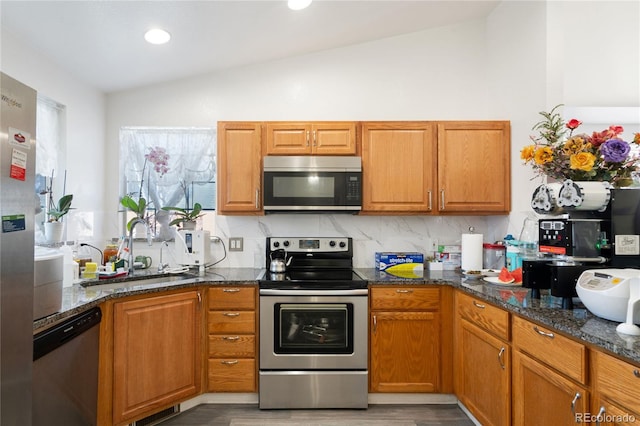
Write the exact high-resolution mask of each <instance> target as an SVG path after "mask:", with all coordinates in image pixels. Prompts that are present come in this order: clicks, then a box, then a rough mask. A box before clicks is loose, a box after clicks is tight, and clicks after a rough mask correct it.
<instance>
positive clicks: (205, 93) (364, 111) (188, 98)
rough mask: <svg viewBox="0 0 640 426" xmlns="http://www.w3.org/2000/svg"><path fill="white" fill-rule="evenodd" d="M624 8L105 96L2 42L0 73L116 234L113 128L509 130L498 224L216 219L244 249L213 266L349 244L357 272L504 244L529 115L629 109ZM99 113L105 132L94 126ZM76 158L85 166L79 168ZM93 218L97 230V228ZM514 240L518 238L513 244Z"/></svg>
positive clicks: (633, 77) (582, 6) (91, 207)
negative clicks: (48, 116)
mask: <svg viewBox="0 0 640 426" xmlns="http://www.w3.org/2000/svg"><path fill="white" fill-rule="evenodd" d="M639 9H640V3H639V2H636V1H623V2H610V1H571V2H560V1H553V2H542V1H517V2H515V1H505V2H503V3H502V4H500V5H499V6H498V7H497V8H496V10H495V11H494V12H493V13H492V14H491V16H490V17H489V18H488V19H487V20H486V21H473V22H467V23H464V24H461V25H455V26H450V27H442V28H436V29H431V30H427V31H422V32H417V33H414V34H408V35H403V36H398V37H392V38H388V39H384V40H378V41H372V42H369V43H365V44H360V45H355V46H350V47H346V48H342V49H335V50H331V51H326V52H320V53H316V54H313V55H305V56H299V57H292V58H288V59H285V60H281V61H276V62H270V63H265V64H260V65H254V66H249V67H243V68H238V69H231V70H226V71H223V72H217V73H211V74H206V75H202V76H199V77H195V78H190V79H185V80H181V81H175V82H171V83H167V84H161V85H155V86H149V87H143V88H139V89H136V90H130V91H126V92H120V93H113V94H109V95H107V96H106V109H105V104H104V99H105V97H104V95H102V94H101V93H99V92H98V91H96V90H94V89H92V88H90V87H88V86H87V85H85V84H83V83H82V82H79V81H77V80H76V79H75V78H74V77H73V75H72V72H71V70H65V69H63V68H61V67H59V66H57V65H55V64H54V62H53V61H51V60H47V59H46V55H45V54H43V52H35V51H32V50H31V49H30V48H29V47H28V46H23V45H21V43H20V41H19V40H15V39H14V38H12V37H11V35H8V34H5V32H4V31H3V33H2V70H3V71H4V72H6V73H7V74H9V75H12V76H13V77H15V78H17V79H18V80H21V81H23V82H25V83H26V84H28V85H31V86H33V87H35V88H36V89H38V90H40V91H41V92H43V93H44V94H45V95H47V96H49V97H51V98H53V99H56V100H58V101H59V102H61V103H63V104H65V105H67V107H68V119H69V123H68V137H69V141H68V146H69V152H68V159H67V162H68V164H69V183H68V187H69V188H70V190H71V191H70V192H74V193H78V194H80V193H81V195H78V197H77V202H76V203H75V204H74V205H75V206H76V207H78V210H77V211H75V212H73V213H72V214H80V213H82V212H87V213H93V214H94V218H95V225H96V227H97V228H98V229H101V230H102V232H101V234H102V235H100V236H99V237H98V238H106V237H111V236H116V235H118V233H119V230H118V229H119V228H118V227H119V223H118V218H117V214H116V213H115V212H116V210H117V209H118V195H117V187H118V183H117V179H116V178H115V177H116V176H118V150H117V149H114V148H115V147H116V146H117V144H118V129H119V128H120V127H121V126H131V125H140V126H143V125H159V126H160V125H161V126H172V125H175V126H215V123H216V122H217V121H218V120H395V119H399V120H437V119H479V120H482V119H507V120H510V121H511V123H512V147H511V159H512V160H511V161H512V163H511V166H512V194H513V196H512V197H513V198H512V208H513V213H512V214H511V216H510V217H493V218H483V217H480V218H478V217H455V218H448V217H444V218H443V217H420V216H419V217H359V216H340V215H329V216H318V215H308V216H307V215H304V216H302V215H301V216H290V215H287V216H280V215H275V216H265V217H229V216H219V217H218V218H217V226H216V230H215V233H217V234H219V235H220V236H222V237H228V236H242V237H245V252H243V253H240V254H234V255H233V256H230V258H229V259H228V260H227V261H225V263H224V264H223V265H225V266H253V265H254V264H256V265H257V264H261V263H262V262H263V261H264V252H263V244H264V237H265V236H267V235H284V234H286V235H293V234H317V235H337V234H340V235H350V236H353V237H354V238H355V239H356V242H357V246H356V259H355V262H356V265H357V266H370V265H371V264H372V263H373V252H374V251H376V250H380V249H387V250H414V249H415V250H421V251H425V252H426V251H428V250H429V249H430V244H431V242H432V241H434V240H438V241H439V242H448V243H453V242H455V241H456V240H458V239H459V235H460V233H461V232H463V231H464V230H466V229H467V227H468V226H470V225H473V226H475V227H476V228H477V229H479V230H480V231H481V232H484V233H485V234H487V239H488V240H490V239H495V238H501V237H502V236H503V235H504V234H505V233H507V232H510V233H513V234H517V233H518V232H519V230H520V224H521V223H522V217H523V216H524V215H526V214H527V213H529V197H530V194H531V191H532V189H533V188H535V186H536V185H537V184H538V183H539V182H537V181H531V180H530V179H531V178H532V177H533V173H532V171H531V170H529V169H528V168H526V167H524V166H523V165H522V164H521V161H520V159H519V151H520V149H521V148H522V147H523V146H524V145H526V144H528V143H529V134H530V133H531V126H532V125H533V123H535V122H536V121H538V119H539V116H538V111H542V110H548V109H550V108H551V107H553V106H554V105H556V104H558V103H565V104H567V105H571V106H612V105H616V106H636V107H637V106H640V99H639V98H640V90H639V86H638V85H639V84H640V83H639V81H640V79H639V78H638V76H639V74H640V73H639V62H640V48H639V43H640V33H639V32H640V28H639V27H638V26H637V22H636V20H637V17H638V16H639V15H640V10H639ZM105 115H106V124H105V121H103V120H104V117H105ZM87 160H89V161H87ZM103 219H104V220H103ZM516 236H517V235H516Z"/></svg>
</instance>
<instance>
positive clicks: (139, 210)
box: [120, 195, 147, 231]
mask: <svg viewBox="0 0 640 426" xmlns="http://www.w3.org/2000/svg"><path fill="white" fill-rule="evenodd" d="M120 204H122V205H123V206H124V207H125V208H127V209H129V210H131V211H132V212H134V213H135V217H133V218H131V219H130V220H129V222H127V231H131V225H132V224H133V222H135V221H137V220H144V214H145V212H146V210H147V200H145V199H144V198H143V197H140V198H139V199H138V201H137V202H136V200H134V199H133V198H131V197H130V196H128V195H125V196H124V197H122V199H121V200H120Z"/></svg>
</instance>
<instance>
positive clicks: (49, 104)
mask: <svg viewBox="0 0 640 426" xmlns="http://www.w3.org/2000/svg"><path fill="white" fill-rule="evenodd" d="M36 117H37V119H36V152H37V155H36V188H35V191H36V195H37V197H38V198H39V200H40V201H39V204H38V208H37V209H36V212H37V214H36V218H35V223H36V227H35V242H36V243H38V244H44V243H45V238H44V230H43V225H42V224H43V222H44V221H45V220H46V211H47V208H48V206H47V203H48V200H49V193H50V192H51V193H52V194H53V198H54V200H55V201H56V202H57V201H58V199H59V198H60V197H62V196H63V195H64V194H65V191H66V155H65V153H66V143H65V132H66V128H65V122H66V107H65V106H64V105H61V104H59V103H58V102H56V101H54V100H53V99H50V98H47V97H46V96H43V95H41V94H38V99H37V106H36ZM65 232H66V230H65Z"/></svg>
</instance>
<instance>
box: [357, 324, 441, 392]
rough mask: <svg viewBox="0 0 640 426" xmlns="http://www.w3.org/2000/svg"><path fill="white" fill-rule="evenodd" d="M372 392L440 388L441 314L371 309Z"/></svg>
mask: <svg viewBox="0 0 640 426" xmlns="http://www.w3.org/2000/svg"><path fill="white" fill-rule="evenodd" d="M370 359H371V371H370V372H369V375H370V386H369V387H370V391H371V392H438V391H439V389H440V365H441V360H440V314H439V313H437V312H372V313H371V357H370Z"/></svg>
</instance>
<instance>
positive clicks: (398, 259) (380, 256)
mask: <svg viewBox="0 0 640 426" xmlns="http://www.w3.org/2000/svg"><path fill="white" fill-rule="evenodd" d="M375 267H376V269H377V270H379V271H384V272H385V273H387V274H391V275H395V276H397V277H400V278H422V277H424V254H422V253H417V252H376V262H375Z"/></svg>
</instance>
